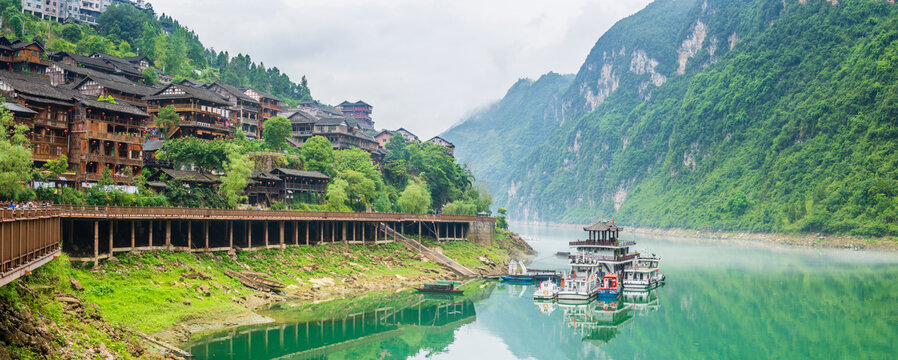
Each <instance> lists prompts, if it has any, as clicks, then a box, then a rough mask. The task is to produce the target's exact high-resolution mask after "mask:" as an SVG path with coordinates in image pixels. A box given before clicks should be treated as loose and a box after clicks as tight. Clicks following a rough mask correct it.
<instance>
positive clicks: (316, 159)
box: [299, 135, 334, 175]
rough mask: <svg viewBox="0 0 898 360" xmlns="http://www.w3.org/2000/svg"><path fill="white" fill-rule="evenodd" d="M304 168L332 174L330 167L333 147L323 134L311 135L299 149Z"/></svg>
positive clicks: (332, 158)
mask: <svg viewBox="0 0 898 360" xmlns="http://www.w3.org/2000/svg"><path fill="white" fill-rule="evenodd" d="M299 150H300V155H301V156H302V162H303V164H304V166H305V169H306V170H309V171H319V172H322V173H324V174H328V175H332V174H331V171H330V168H331V164H332V163H333V162H334V147H333V145H331V142H330V141H328V140H327V138H325V137H323V136H319V135H316V136H312V137H311V138H309V140H306V141H305V142H304V143H303V144H302V147H301V148H300V149H299Z"/></svg>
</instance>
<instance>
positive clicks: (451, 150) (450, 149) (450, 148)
mask: <svg viewBox="0 0 898 360" xmlns="http://www.w3.org/2000/svg"><path fill="white" fill-rule="evenodd" d="M427 142H429V143H431V144H436V145H439V146H442V147H444V148H446V154H448V155H449V156H452V157H455V145H454V144H452V143H451V142H449V141H448V140H446V139H443V138H441V137H439V136H434V137H432V138H430V140H427Z"/></svg>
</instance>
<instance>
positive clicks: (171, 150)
mask: <svg viewBox="0 0 898 360" xmlns="http://www.w3.org/2000/svg"><path fill="white" fill-rule="evenodd" d="M231 151H232V149H231V146H230V145H229V143H228V142H227V141H205V140H201V139H197V138H195V137H192V136H188V137H182V138H177V139H171V140H168V141H166V142H165V144H164V145H163V146H162V149H160V150H159V151H157V154H156V157H157V158H159V159H160V160H163V161H168V162H171V163H173V164H175V166H182V165H194V166H196V167H198V168H200V170H202V171H205V172H212V171H213V170H214V171H223V170H224V169H225V163H226V162H227V161H228V157H229V154H230V152H231Z"/></svg>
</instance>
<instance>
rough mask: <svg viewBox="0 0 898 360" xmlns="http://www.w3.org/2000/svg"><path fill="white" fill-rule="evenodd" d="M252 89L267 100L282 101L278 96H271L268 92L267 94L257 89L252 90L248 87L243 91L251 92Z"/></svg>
mask: <svg viewBox="0 0 898 360" xmlns="http://www.w3.org/2000/svg"><path fill="white" fill-rule="evenodd" d="M250 89H252V90H253V91H255V92H256V94H259V97H263V98H266V99H272V100H277V101H281V100H280V99H278V97H277V96H274V95H271V94H269V93H267V92H265V91H262V90H259V89H256V88H250V87H247V88H243V91H244V92H245V91H247V90H250Z"/></svg>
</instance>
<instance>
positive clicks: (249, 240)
mask: <svg viewBox="0 0 898 360" xmlns="http://www.w3.org/2000/svg"><path fill="white" fill-rule="evenodd" d="M246 248H247V249H252V248H253V222H252V221H247V222H246Z"/></svg>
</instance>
